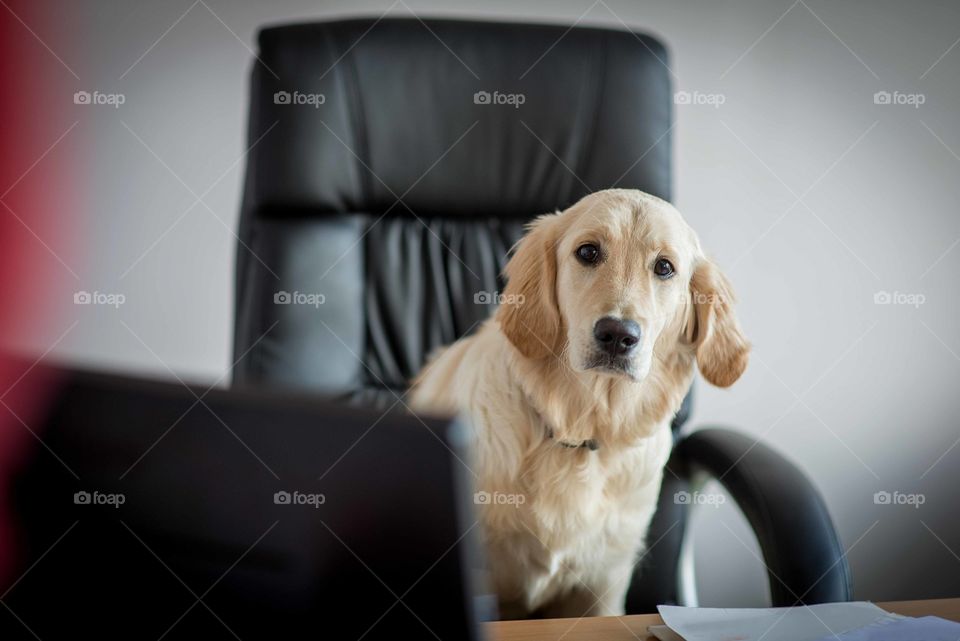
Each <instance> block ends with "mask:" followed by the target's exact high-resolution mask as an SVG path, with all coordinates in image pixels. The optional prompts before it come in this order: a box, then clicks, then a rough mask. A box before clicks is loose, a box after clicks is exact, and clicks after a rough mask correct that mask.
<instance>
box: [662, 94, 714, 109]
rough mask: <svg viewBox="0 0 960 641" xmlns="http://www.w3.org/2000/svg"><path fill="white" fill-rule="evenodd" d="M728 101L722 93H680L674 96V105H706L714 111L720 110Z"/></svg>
mask: <svg viewBox="0 0 960 641" xmlns="http://www.w3.org/2000/svg"><path fill="white" fill-rule="evenodd" d="M726 101H727V97H726V96H725V95H724V94H722V93H703V92H702V91H694V92H690V91H678V92H677V93H675V94H673V104H675V105H706V106H708V107H713V108H714V109H719V108H720V105H722V104H723V103H725V102H726Z"/></svg>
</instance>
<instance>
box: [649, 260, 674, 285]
mask: <svg viewBox="0 0 960 641" xmlns="http://www.w3.org/2000/svg"><path fill="white" fill-rule="evenodd" d="M653 273H654V274H656V275H657V276H659V277H660V278H663V279H664V280H666V279H667V278H670V277H671V276H673V263H671V262H670V261H669V260H667V259H666V258H658V259H657V262H656V263H655V264H654V266H653Z"/></svg>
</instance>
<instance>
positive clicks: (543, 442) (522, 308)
mask: <svg viewBox="0 0 960 641" xmlns="http://www.w3.org/2000/svg"><path fill="white" fill-rule="evenodd" d="M584 243H592V244H595V245H597V246H599V247H601V249H602V252H603V256H604V258H603V260H602V261H601V262H600V263H599V264H597V265H585V264H583V263H582V261H580V260H578V259H577V257H576V251H577V248H578V247H580V246H581V245H582V244H584ZM659 258H667V259H668V260H669V261H670V262H671V263H672V265H673V266H674V269H675V273H674V275H673V276H672V277H671V278H669V279H667V280H662V279H660V278H658V277H657V276H656V275H655V274H654V272H653V265H654V264H655V263H656V261H657V260H658V259H659ZM506 276H507V280H508V282H507V287H506V289H505V291H504V292H503V303H502V304H501V306H500V308H499V309H498V311H497V314H496V316H495V317H494V318H492V319H490V320H488V321H486V322H485V324H484V325H483V326H481V327H480V328H479V330H478V331H477V332H476V333H475V334H474V335H472V336H470V337H468V338H464V339H461V340H459V341H457V342H456V343H454V344H453V345H450V346H449V347H447V348H444V349H443V350H441V351H440V352H439V353H437V354H436V355H434V356H433V358H432V359H431V361H430V363H429V364H428V365H427V367H426V368H425V369H424V371H423V372H422V373H421V374H420V376H419V377H418V379H417V380H416V381H415V383H414V387H413V391H412V397H411V398H412V406H413V408H414V410H415V411H430V412H446V413H453V412H460V413H462V414H463V415H464V416H465V417H466V418H467V419H468V421H469V423H470V425H471V427H472V434H473V437H474V442H473V450H472V451H473V454H472V460H471V461H470V466H471V468H472V469H473V471H474V472H475V475H476V489H477V490H478V491H482V492H486V493H488V495H490V496H497V495H498V494H497V493H499V496H501V497H502V496H512V497H522V499H513V501H512V502H511V503H507V504H494V503H493V502H489V503H485V504H482V505H479V506H478V509H479V516H480V522H481V527H482V535H483V540H484V542H485V544H486V547H487V555H488V557H489V560H490V565H491V574H492V579H493V583H494V588H495V589H496V592H497V595H498V599H499V602H500V608H501V616H503V617H504V618H517V617H524V616H530V615H533V614H538V615H545V616H582V615H616V614H620V613H622V611H623V602H624V596H625V594H626V590H627V587H628V583H629V580H630V576H631V573H632V570H633V566H634V564H635V562H636V560H637V558H638V555H639V554H641V553H642V551H643V550H644V545H645V542H644V537H645V534H646V531H647V528H648V526H649V523H650V519H651V517H652V516H653V513H654V510H655V508H656V501H657V497H658V495H659V491H660V482H661V478H662V474H663V468H664V464H665V463H666V461H667V457H668V456H669V453H670V448H671V443H672V441H671V435H670V421H671V419H672V417H673V415H674V414H675V413H676V411H677V409H678V408H679V406H680V403H681V401H682V400H683V397H684V395H685V394H686V392H687V389H688V388H689V386H690V382H691V380H692V377H693V374H694V364H695V362H697V363H699V367H700V370H701V372H702V374H703V376H704V377H705V378H706V379H707V380H708V381H710V382H712V383H714V384H716V385H720V386H724V387H725V386H727V385H730V384H732V383H733V382H734V381H736V380H737V378H738V377H739V376H740V374H741V373H742V372H743V370H744V368H745V367H746V364H747V354H748V352H749V345H748V344H747V342H746V340H745V339H744V338H743V335H742V334H741V332H740V329H739V325H738V323H737V319H736V317H735V315H734V314H733V311H732V303H733V298H732V296H733V294H732V290H731V288H730V285H729V283H728V282H727V280H726V278H725V277H724V276H723V275H722V274H721V273H720V272H719V270H718V269H717V268H716V267H715V266H714V265H713V264H712V263H711V262H710V261H709V260H707V258H706V257H705V256H704V255H703V252H702V251H701V249H700V244H699V241H698V240H697V237H696V235H695V234H694V232H693V230H692V229H690V227H689V226H688V225H687V224H686V223H685V222H684V221H683V219H682V218H681V216H680V214H679V213H678V212H677V211H676V210H675V209H674V208H673V207H672V206H671V205H670V204H668V203H666V202H665V201H662V200H660V199H658V198H655V197H653V196H650V195H648V194H645V193H643V192H639V191H633V190H607V191H601V192H597V193H595V194H592V195H590V196H587V197H585V198H584V199H582V200H581V201H580V202H578V203H576V204H575V205H574V206H572V207H571V208H570V209H568V210H566V211H564V212H562V213H558V214H550V215H546V216H541V217H540V218H538V219H537V220H536V221H534V223H532V224H531V226H530V229H529V232H528V234H527V235H526V236H525V237H524V238H523V239H522V240H521V241H520V243H518V245H517V247H516V250H515V253H514V255H513V257H512V258H511V260H510V262H509V263H508V265H507V268H506ZM604 316H613V317H616V318H623V319H632V320H634V321H636V322H638V323H639V324H640V327H641V333H642V337H641V342H640V344H639V345H638V346H637V348H636V353H635V354H633V355H632V357H631V359H630V363H629V365H628V366H627V367H626V368H625V369H624V371H619V372H617V371H610V370H604V369H597V368H596V367H593V368H591V358H592V355H593V354H594V351H595V350H596V345H595V341H594V338H593V326H594V323H595V322H596V321H597V320H598V319H600V318H602V317H604ZM589 439H593V440H595V441H596V443H597V444H598V448H597V449H596V450H595V451H594V450H591V449H589V448H587V447H567V446H565V445H564V443H566V444H567V445H579V444H581V443H583V442H585V441H587V440H589ZM520 501H522V503H521V504H519V505H516V503H517V502H520Z"/></svg>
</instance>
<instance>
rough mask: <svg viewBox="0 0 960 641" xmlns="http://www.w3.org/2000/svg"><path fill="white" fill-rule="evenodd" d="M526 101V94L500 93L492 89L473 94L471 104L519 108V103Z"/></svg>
mask: <svg viewBox="0 0 960 641" xmlns="http://www.w3.org/2000/svg"><path fill="white" fill-rule="evenodd" d="M526 101H527V96H526V95H525V94H522V93H500V92H499V91H494V92H493V93H490V92H489V91H478V92H477V93H475V94H473V104H475V105H510V106H511V107H513V108H514V109H519V108H520V105H522V104H523V103H525V102H526Z"/></svg>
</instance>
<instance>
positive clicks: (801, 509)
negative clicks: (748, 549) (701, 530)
mask: <svg viewBox="0 0 960 641" xmlns="http://www.w3.org/2000/svg"><path fill="white" fill-rule="evenodd" d="M674 454H675V457H676V459H677V460H678V461H679V462H680V463H681V465H683V466H684V469H685V470H686V471H687V473H688V474H695V473H698V472H705V473H706V474H708V475H709V476H711V477H713V478H714V479H716V480H718V481H719V482H720V483H721V484H722V485H723V486H724V488H726V490H727V492H728V493H729V494H730V496H731V497H732V498H733V499H734V500H735V501H736V503H737V505H738V506H739V507H740V509H741V510H742V511H743V513H744V515H745V516H746V517H747V521H749V523H750V526H751V527H752V528H753V531H754V533H755V534H756V536H757V540H758V541H759V543H760V550H761V552H762V554H763V560H764V563H765V565H766V568H767V573H768V575H769V579H770V595H771V597H772V600H773V605H774V606H775V607H781V606H792V605H797V604H798V603H807V604H813V603H826V602H831V601H849V600H850V599H851V596H852V589H851V578H850V568H849V567H848V565H847V559H846V553H845V552H844V550H843V548H842V546H841V545H840V540H839V537H838V536H837V532H836V529H835V528H834V526H833V521H832V520H831V519H830V514H829V513H828V512H827V506H826V505H825V504H824V502H823V499H822V497H821V496H820V493H819V492H818V491H817V489H816V488H815V487H814V486H813V484H812V483H811V482H810V480H809V479H808V478H807V477H806V475H805V474H804V473H803V472H801V471H800V469H799V468H798V467H797V466H796V465H794V464H793V463H791V462H790V461H789V460H787V459H786V458H784V457H783V456H782V455H780V454H779V453H777V452H776V451H774V450H772V449H771V448H769V447H767V446H766V445H764V444H763V443H759V442H757V441H755V440H754V439H752V438H750V437H748V436H745V435H744V434H740V433H737V432H733V431H730V430H726V429H718V428H711V429H702V430H698V431H696V432H693V433H692V434H690V435H689V436H687V437H685V438H683V439H682V440H681V441H680V442H679V443H678V444H677V446H676V448H675V450H674Z"/></svg>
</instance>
